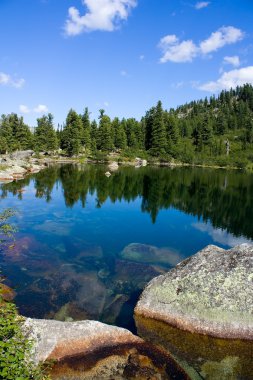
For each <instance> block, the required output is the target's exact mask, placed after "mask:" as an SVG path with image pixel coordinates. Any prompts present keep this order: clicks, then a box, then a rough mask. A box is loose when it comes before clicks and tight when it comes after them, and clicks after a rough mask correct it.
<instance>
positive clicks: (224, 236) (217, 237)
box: [192, 223, 253, 247]
mask: <svg viewBox="0 0 253 380" xmlns="http://www.w3.org/2000/svg"><path fill="white" fill-rule="evenodd" d="M192 226H193V227H194V228H196V229H197V230H199V231H201V232H206V233H207V234H208V235H209V236H210V237H211V238H212V239H213V241H214V242H216V243H220V244H222V245H227V246H229V247H234V246H236V245H239V244H243V243H249V244H252V243H253V241H252V240H249V239H246V238H245V237H242V236H241V237H236V236H234V235H233V234H230V233H228V232H227V231H226V230H222V229H221V228H214V227H213V226H212V225H211V224H209V223H208V224H205V223H193V224H192Z"/></svg>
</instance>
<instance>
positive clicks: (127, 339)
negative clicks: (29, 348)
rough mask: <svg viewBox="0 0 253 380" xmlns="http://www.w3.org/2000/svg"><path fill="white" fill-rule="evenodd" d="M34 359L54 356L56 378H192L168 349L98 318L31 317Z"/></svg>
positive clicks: (26, 323)
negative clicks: (74, 319) (180, 366)
mask: <svg viewBox="0 0 253 380" xmlns="http://www.w3.org/2000/svg"><path fill="white" fill-rule="evenodd" d="M24 328H25V330H26V331H28V334H29V336H30V338H32V339H33V341H34V353H33V354H34V362H35V363H38V362H40V361H42V362H43V361H45V360H47V359H48V360H50V359H53V367H52V371H51V374H50V375H51V378H52V379H53V380H73V379H75V380H79V379H80V380H81V379H82V380H84V379H85V380H88V379H89V380H102V379H104V380H110V379H117V380H121V379H122V380H127V379H139V380H148V379H153V380H170V379H182V380H184V379H189V377H188V376H187V375H186V373H185V372H184V371H183V370H182V369H180V368H179V366H178V364H176V362H175V360H174V359H173V358H172V357H171V356H170V355H168V354H167V353H166V352H165V351H162V350H160V349H157V348H156V347H155V346H153V345H151V344H148V343H145V342H144V341H143V340H142V339H141V338H139V337H137V336H134V335H133V334H132V333H130V332H129V331H128V330H125V329H122V328H119V327H115V326H109V325H105V324H103V323H100V322H96V321H80V322H59V321H54V320H38V319H27V320H26V322H25V325H24Z"/></svg>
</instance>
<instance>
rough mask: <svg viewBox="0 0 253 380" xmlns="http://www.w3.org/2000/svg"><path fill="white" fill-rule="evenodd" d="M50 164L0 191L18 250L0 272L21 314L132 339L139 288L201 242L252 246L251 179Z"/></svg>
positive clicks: (1, 260)
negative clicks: (95, 324) (91, 325)
mask: <svg viewBox="0 0 253 380" xmlns="http://www.w3.org/2000/svg"><path fill="white" fill-rule="evenodd" d="M106 170H107V169H106V167H103V166H92V165H87V166H83V167H78V166H73V165H64V166H53V167H50V168H47V169H45V170H44V171H42V172H40V173H38V174H36V175H33V176H31V177H29V178H26V179H24V180H21V181H17V182H13V183H9V184H2V185H0V199H1V200H0V206H1V209H3V208H6V207H13V208H15V209H16V210H17V212H18V214H17V216H16V217H15V218H14V219H13V221H14V222H15V224H16V225H17V227H18V233H17V236H16V242H15V247H14V248H12V249H8V250H5V251H4V252H2V253H1V256H0V267H1V269H2V271H3V272H4V274H5V275H6V276H7V278H8V281H9V284H10V285H11V286H13V287H14V288H15V289H16V292H17V297H16V303H17V305H18V307H19V309H20V312H21V313H22V314H23V315H26V316H30V317H37V318H42V317H46V318H56V319H59V320H72V319H73V320H78V319H85V318H88V319H98V320H101V321H103V322H106V323H113V324H116V325H118V326H123V327H127V328H129V329H131V330H132V331H135V327H134V323H133V319H132V315H133V308H134V306H135V304H136V302H137V299H138V297H139V295H140V293H141V291H142V289H143V287H144V286H145V284H146V283H147V282H148V281H149V280H150V279H151V278H153V277H154V276H157V275H159V274H160V273H163V272H164V271H167V270H168V269H169V268H171V267H173V266H174V265H176V264H177V262H179V261H181V260H183V259H184V258H186V257H187V256H189V255H192V254H194V253H195V252H196V251H198V250H199V249H201V248H203V247H205V246H206V245H207V244H218V245H219V246H221V247H224V248H229V247H232V246H234V245H236V244H239V243H242V242H247V241H251V239H252V238H253V224H252V220H253V176H252V175H250V174H244V173H242V172H239V171H233V172H228V171H224V170H208V169H204V170H203V169H191V168H177V169H169V168H149V167H147V168H139V169H135V168H129V167H125V168H120V170H119V171H118V172H116V173H114V174H113V175H112V176H111V177H110V178H107V177H106V176H105V174H104V173H105V171H106Z"/></svg>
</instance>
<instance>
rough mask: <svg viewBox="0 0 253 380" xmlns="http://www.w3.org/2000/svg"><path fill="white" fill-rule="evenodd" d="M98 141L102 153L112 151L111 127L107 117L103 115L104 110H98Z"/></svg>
mask: <svg viewBox="0 0 253 380" xmlns="http://www.w3.org/2000/svg"><path fill="white" fill-rule="evenodd" d="M99 119H100V120H99V139H100V147H99V148H100V149H101V150H102V151H107V152H109V151H111V150H112V149H113V141H112V133H111V130H112V127H111V120H110V118H109V116H107V115H105V114H104V110H100V117H99Z"/></svg>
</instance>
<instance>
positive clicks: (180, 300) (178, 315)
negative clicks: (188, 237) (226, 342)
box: [135, 244, 253, 340]
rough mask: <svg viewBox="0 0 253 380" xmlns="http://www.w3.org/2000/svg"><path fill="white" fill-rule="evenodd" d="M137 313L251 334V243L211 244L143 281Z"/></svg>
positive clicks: (232, 334)
mask: <svg viewBox="0 0 253 380" xmlns="http://www.w3.org/2000/svg"><path fill="white" fill-rule="evenodd" d="M135 316H136V319H137V320H138V318H139V319H140V318H141V317H145V318H150V319H153V320H157V321H163V322H165V323H167V324H169V325H171V326H175V327H178V328H180V329H183V330H186V331H190V332H196V333H200V334H206V335H210V336H214V337H220V338H233V339H237V338H239V339H247V340H252V339H253V246H252V245H249V244H242V245H239V246H237V247H234V248H232V249H230V250H227V251H226V250H224V249H221V248H219V247H216V246H213V245H209V246H207V247H206V248H204V249H203V250H201V251H199V252H198V253H196V254H195V255H193V256H191V257H190V258H188V259H186V260H184V261H182V262H181V263H179V264H178V265H177V266H176V267H175V268H174V269H172V270H170V271H169V272H168V273H166V274H165V275H161V276H159V277H156V278H154V279H153V280H151V282H150V283H149V284H148V285H147V287H146V288H145V290H144V292H143V293H142V295H141V298H140V300H139V302H138V304H137V306H136V308H135Z"/></svg>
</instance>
